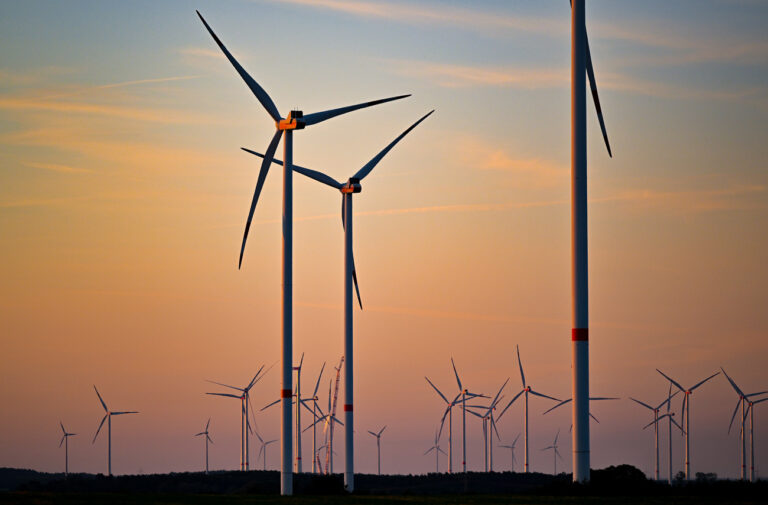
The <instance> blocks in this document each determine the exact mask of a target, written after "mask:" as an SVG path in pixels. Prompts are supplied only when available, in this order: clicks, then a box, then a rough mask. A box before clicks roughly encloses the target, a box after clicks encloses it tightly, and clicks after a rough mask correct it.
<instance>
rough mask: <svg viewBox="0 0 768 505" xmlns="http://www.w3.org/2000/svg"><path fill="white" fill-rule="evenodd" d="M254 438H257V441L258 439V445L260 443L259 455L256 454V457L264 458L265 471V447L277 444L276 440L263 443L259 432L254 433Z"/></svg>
mask: <svg viewBox="0 0 768 505" xmlns="http://www.w3.org/2000/svg"><path fill="white" fill-rule="evenodd" d="M256 436H257V437H258V439H259V443H260V446H259V454H258V455H257V456H256V457H257V458H258V457H259V456H261V455H262V454H263V455H264V456H263V457H264V470H266V469H267V446H268V445H269V444H271V443H274V442H277V439H274V440H267V441H266V442H265V441H264V439H263V438H261V435H259V432H258V431H257V432H256Z"/></svg>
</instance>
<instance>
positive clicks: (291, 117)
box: [275, 110, 307, 130]
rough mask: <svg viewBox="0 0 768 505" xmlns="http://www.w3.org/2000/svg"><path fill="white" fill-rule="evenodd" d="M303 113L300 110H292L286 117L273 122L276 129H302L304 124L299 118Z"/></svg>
mask: <svg viewBox="0 0 768 505" xmlns="http://www.w3.org/2000/svg"><path fill="white" fill-rule="evenodd" d="M302 117H304V113H303V112H302V111H300V110H292V111H291V112H290V113H289V114H288V117H287V118H285V119H281V120H280V121H277V122H276V123H275V126H277V129H278V130H303V129H304V127H305V126H307V125H306V123H304V121H303V120H302V119H301V118H302Z"/></svg>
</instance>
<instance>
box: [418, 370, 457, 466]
mask: <svg viewBox="0 0 768 505" xmlns="http://www.w3.org/2000/svg"><path fill="white" fill-rule="evenodd" d="M424 378H425V379H427V382H429V385H430V386H432V389H434V390H435V391H436V392H437V394H439V395H440V398H442V399H443V401H444V402H445V404H446V407H445V411H444V412H443V418H442V419H441V420H440V429H439V430H438V432H437V436H438V439H439V438H440V434H441V433H442V432H443V425H444V424H445V417H446V416H448V473H453V407H454V406H455V405H456V402H457V401H458V400H459V397H460V396H461V393H459V394H458V395H456V398H454V399H453V401H448V398H446V397H445V395H444V394H443V393H442V392H441V391H440V390H439V389H437V386H435V385H434V384H432V381H431V380H429V378H428V377H427V376H426V375H425V376H424Z"/></svg>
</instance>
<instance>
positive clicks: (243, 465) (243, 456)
mask: <svg viewBox="0 0 768 505" xmlns="http://www.w3.org/2000/svg"><path fill="white" fill-rule="evenodd" d="M271 368H272V367H270V368H269V369H267V372H269V370H270V369H271ZM262 370H264V365H261V368H259V370H258V371H257V372H256V374H255V375H254V376H253V379H251V382H249V383H248V385H246V386H245V387H244V388H239V387H237V386H230V385H228V384H223V383H221V382H216V381H212V380H208V381H207V382H210V383H211V384H216V385H219V386H223V387H225V388H229V389H234V390H236V391H240V394H239V395H233V394H230V393H205V394H207V395H211V396H223V397H225V398H235V399H237V400H240V470H242V471H247V470H249V469H250V443H249V442H248V432H249V431H252V430H251V422H250V419H249V417H248V411H249V409H250V404H251V399H250V391H251V388H252V387H253V386H255V385H256V383H257V382H259V381H260V380H261V379H262V378H263V377H264V375H266V374H267V372H264V375H261V372H262Z"/></svg>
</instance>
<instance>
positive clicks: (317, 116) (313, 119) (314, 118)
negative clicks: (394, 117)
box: [302, 95, 411, 126]
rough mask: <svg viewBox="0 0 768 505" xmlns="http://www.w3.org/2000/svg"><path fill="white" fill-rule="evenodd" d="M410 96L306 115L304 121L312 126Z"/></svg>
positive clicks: (383, 99) (394, 97) (400, 96)
mask: <svg viewBox="0 0 768 505" xmlns="http://www.w3.org/2000/svg"><path fill="white" fill-rule="evenodd" d="M409 96H411V95H399V96H393V97H391V98H382V99H380V100H373V101H371V102H363V103H359V104H357V105H348V106H347V107H339V108H338V109H331V110H326V111H322V112H313V113H312V114H306V115H305V116H304V117H303V118H302V120H303V121H304V124H305V125H307V126H310V125H313V124H317V123H321V122H323V121H326V120H328V119H331V118H334V117H336V116H338V115H341V114H346V113H347V112H352V111H355V110H358V109H363V108H365V107H371V106H373V105H379V104H380V103H386V102H391V101H392V100H400V99H401V98H407V97H409Z"/></svg>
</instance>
